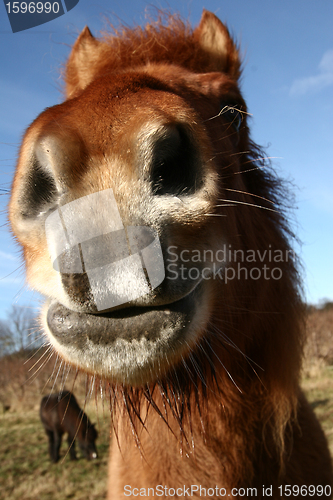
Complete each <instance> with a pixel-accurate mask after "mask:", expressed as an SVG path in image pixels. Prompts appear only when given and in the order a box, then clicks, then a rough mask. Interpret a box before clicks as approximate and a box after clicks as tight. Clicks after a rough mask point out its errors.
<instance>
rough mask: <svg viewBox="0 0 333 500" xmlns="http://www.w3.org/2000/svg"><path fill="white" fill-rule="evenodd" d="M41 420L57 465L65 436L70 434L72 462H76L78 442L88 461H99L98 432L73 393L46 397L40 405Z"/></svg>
mask: <svg viewBox="0 0 333 500" xmlns="http://www.w3.org/2000/svg"><path fill="white" fill-rule="evenodd" d="M40 418H41V421H42V423H43V425H44V429H45V432H46V434H47V437H48V439H49V453H50V457H51V460H52V462H55V463H56V462H58V460H59V450H60V446H61V440H62V436H63V434H65V433H67V435H68V437H67V441H68V445H69V453H70V457H71V460H76V452H75V439H77V440H78V442H79V447H80V449H81V451H82V453H83V455H84V456H85V458H87V459H88V460H91V459H93V458H97V450H96V445H95V441H96V439H97V431H96V429H95V426H94V424H92V423H91V422H90V420H89V418H88V416H87V415H86V414H85V413H84V411H83V410H81V408H80V406H79V405H78V403H77V401H76V399H75V396H74V394H72V393H71V392H69V391H65V392H62V393H59V394H49V395H48V396H44V397H43V399H42V401H41V404H40Z"/></svg>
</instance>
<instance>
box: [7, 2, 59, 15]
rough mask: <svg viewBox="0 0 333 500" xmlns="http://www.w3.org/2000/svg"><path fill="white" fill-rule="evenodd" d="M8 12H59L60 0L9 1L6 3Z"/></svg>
mask: <svg viewBox="0 0 333 500" xmlns="http://www.w3.org/2000/svg"><path fill="white" fill-rule="evenodd" d="M6 7H7V12H8V14H19V13H21V14H25V13H29V14H42V13H45V14H50V13H51V12H52V13H53V14H58V12H59V9H60V7H59V3H58V2H45V3H44V2H8V3H6Z"/></svg>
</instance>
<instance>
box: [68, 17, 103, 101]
mask: <svg viewBox="0 0 333 500" xmlns="http://www.w3.org/2000/svg"><path fill="white" fill-rule="evenodd" d="M100 46H101V42H99V41H98V40H96V38H95V37H94V36H93V35H92V34H91V31H90V29H89V28H88V26H86V27H85V28H83V30H82V31H81V33H80V35H79V36H78V38H77V40H76V42H75V44H74V46H73V48H72V52H71V54H70V56H69V59H68V62H67V65H66V77H65V80H66V97H67V98H70V97H74V96H75V95H76V94H77V93H79V92H80V91H81V90H83V89H84V88H85V87H86V86H87V85H89V83H90V82H91V81H92V80H93V77H94V71H93V67H94V63H95V62H96V60H97V59H98V57H99V49H100Z"/></svg>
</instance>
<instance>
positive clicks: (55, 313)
mask: <svg viewBox="0 0 333 500" xmlns="http://www.w3.org/2000/svg"><path fill="white" fill-rule="evenodd" d="M198 288H201V287H196V288H195V289H194V290H192V292H191V293H190V294H188V295H186V296H185V297H183V298H182V299H180V300H178V301H176V302H172V303H170V304H168V305H164V306H157V307H128V308H126V309H119V310H117V311H114V312H112V313H111V312H109V313H106V314H87V313H80V312H76V311H72V310H70V309H67V308H66V307H65V306H63V305H62V304H59V303H57V302H51V304H50V305H49V307H48V311H47V324H48V327H49V330H50V331H51V333H52V335H53V336H54V337H55V338H56V339H57V341H58V342H60V343H61V344H62V345H72V346H73V345H74V346H76V347H78V348H81V347H82V348H83V343H84V342H85V341H86V339H87V338H88V339H89V341H91V342H92V343H94V344H96V345H105V346H107V345H111V344H112V343H114V342H115V341H116V340H117V339H119V338H122V339H125V340H135V339H137V340H139V339H140V338H142V337H145V338H147V339H148V340H150V341H154V340H155V339H157V338H158V337H159V335H160V331H161V329H163V328H165V327H169V328H170V329H171V328H174V327H177V325H178V327H181V328H185V327H186V325H187V324H188V323H190V322H191V320H192V318H193V315H194V310H195V307H194V306H195V298H196V297H197V296H198V295H200V292H199V290H198Z"/></svg>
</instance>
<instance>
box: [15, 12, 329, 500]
mask: <svg viewBox="0 0 333 500" xmlns="http://www.w3.org/2000/svg"><path fill="white" fill-rule="evenodd" d="M240 65H241V63H240V58H239V52H238V48H237V46H236V44H235V43H234V41H233V40H232V39H231V37H230V35H229V32H228V30H227V28H226V27H225V26H224V25H223V24H222V23H221V22H220V21H219V20H218V19H217V18H216V17H215V15H213V14H212V13H210V12H207V11H204V12H203V15H202V19H201V22H200V24H199V26H198V27H196V28H195V29H194V30H191V28H190V27H189V26H187V25H186V24H184V23H183V22H181V21H180V20H179V19H178V18H177V17H170V18H169V21H168V22H167V23H163V22H155V23H154V22H153V23H151V24H148V25H147V26H146V27H145V28H140V27H137V28H134V29H128V28H121V29H119V30H118V31H116V32H115V33H114V34H113V35H110V36H106V37H105V38H104V39H96V38H94V37H93V36H92V34H91V33H90V31H89V29H88V28H85V29H84V30H83V32H82V33H81V34H80V36H79V38H78V39H77V41H76V43H75V45H74V47H73V49H72V52H71V55H70V57H69V60H68V63H67V67H66V100H65V101H64V102H63V103H62V104H60V105H57V106H53V107H52V108H49V109H46V110H45V111H44V112H43V113H41V114H40V115H39V116H38V118H37V119H36V120H35V121H34V122H33V124H32V125H31V126H30V127H29V128H28V130H27V132H26V134H25V137H24V140H23V144H22V147H21V151H20V157H19V161H18V165H17V170H16V175H15V179H14V183H13V189H12V197H11V202H10V206H9V213H10V220H11V224H12V228H13V231H14V234H15V236H16V238H17V239H18V241H19V242H20V244H21V245H22V247H23V252H24V258H25V262H26V269H27V277H28V281H29V283H30V284H31V286H32V287H34V288H35V289H37V290H38V291H39V292H41V293H43V294H45V295H46V296H47V297H48V298H49V300H48V301H47V303H46V305H45V307H44V310H43V312H42V315H41V318H42V319H41V321H42V324H43V326H44V329H45V333H46V335H47V337H48V339H49V341H50V343H51V345H52V346H53V347H54V349H55V350H56V351H57V352H58V353H59V354H60V356H61V357H62V358H63V359H64V360H65V361H66V362H67V363H68V364H70V365H72V366H74V367H76V368H78V369H80V370H82V371H84V372H86V373H88V374H91V375H92V377H93V380H96V381H97V380H100V381H101V380H104V381H107V382H104V383H105V388H106V389H105V390H106V391H109V396H110V401H111V409H112V413H113V416H114V417H113V427H114V434H115V439H113V442H112V446H111V458H110V470H109V474H110V483H109V498H113V499H114V498H122V497H123V495H125V496H130V495H138V494H141V495H148V494H149V495H150V496H152V495H153V494H155V495H158V496H162V497H163V498H164V497H168V496H172V495H176V496H185V495H188V494H189V495H190V494H191V495H192V496H194V497H199V496H211V497H213V498H219V497H220V496H234V497H237V498H240V497H242V496H250V495H254V494H256V496H257V497H259V498H262V497H264V496H271V497H272V498H276V499H277V498H281V497H287V496H290V494H291V493H292V496H293V497H295V496H297V497H299V498H301V497H303V498H310V497H315V498H317V497H318V498H319V496H326V498H327V497H328V496H330V495H331V485H332V464H331V460H330V456H329V452H328V447H327V443H326V440H325V437H324V434H323V432H322V430H321V428H320V425H319V423H318V422H317V420H316V418H315V416H314V414H313V412H312V410H311V407H310V405H309V404H308V402H307V401H306V399H305V397H304V395H303V394H302V392H301V390H300V388H299V376H300V368H301V357H302V345H303V333H302V332H303V307H302V300H301V298H300V293H299V275H298V272H297V259H296V258H295V256H294V255H293V252H292V250H291V243H290V242H291V241H292V238H293V235H292V234H291V232H290V230H289V228H288V223H287V220H286V217H285V212H284V210H283V206H284V199H285V198H284V189H283V184H282V183H281V182H280V181H279V180H278V179H277V178H276V176H275V175H274V173H273V172H272V171H271V169H270V167H269V165H267V164H266V162H265V160H263V159H262V153H261V152H260V150H259V148H258V147H257V146H256V145H255V144H254V143H253V142H252V140H251V139H250V135H249V128H248V113H247V107H246V104H245V102H244V99H243V97H242V95H241V92H240V89H239V77H240ZM50 256H51V258H50ZM99 384H101V382H99ZM101 387H102V385H101ZM148 488H151V489H150V490H149V491H148ZM248 488H252V489H251V490H248Z"/></svg>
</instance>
